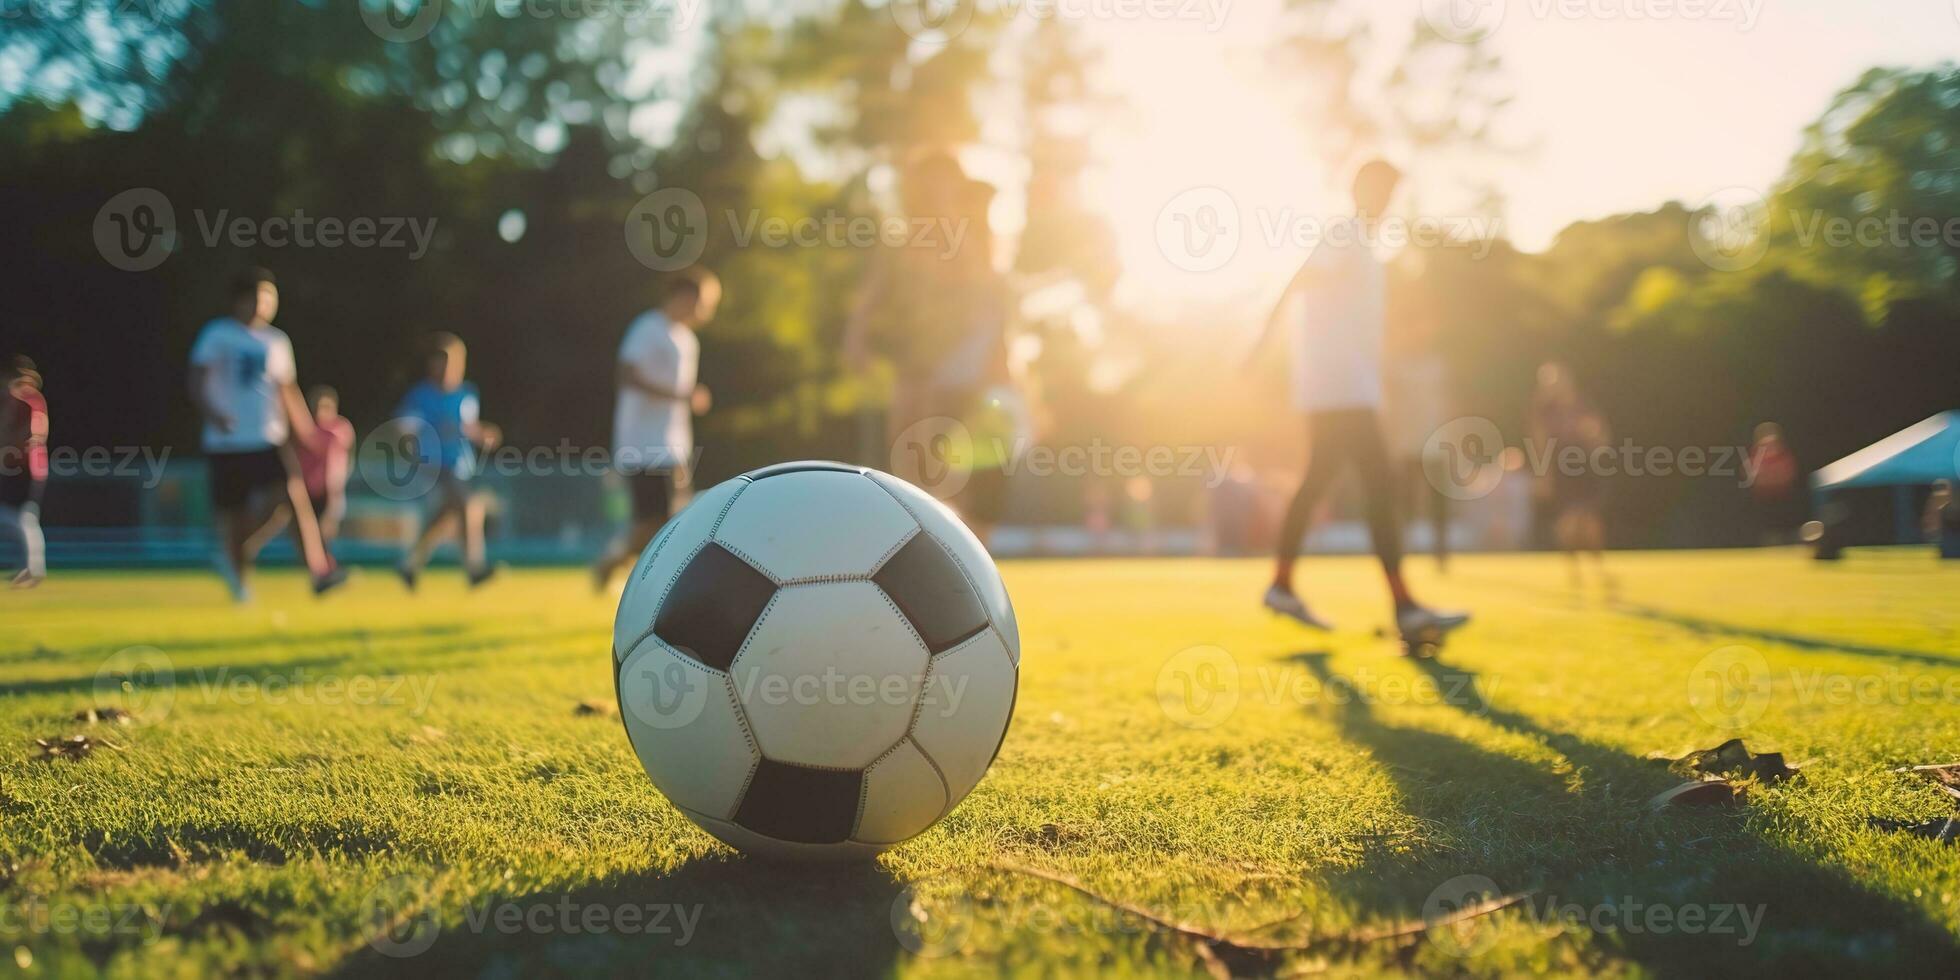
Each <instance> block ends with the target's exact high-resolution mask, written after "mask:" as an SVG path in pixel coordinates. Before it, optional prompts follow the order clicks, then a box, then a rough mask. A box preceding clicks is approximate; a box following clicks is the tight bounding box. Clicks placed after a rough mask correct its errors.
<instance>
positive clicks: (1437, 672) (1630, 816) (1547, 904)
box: [1293, 652, 1960, 976]
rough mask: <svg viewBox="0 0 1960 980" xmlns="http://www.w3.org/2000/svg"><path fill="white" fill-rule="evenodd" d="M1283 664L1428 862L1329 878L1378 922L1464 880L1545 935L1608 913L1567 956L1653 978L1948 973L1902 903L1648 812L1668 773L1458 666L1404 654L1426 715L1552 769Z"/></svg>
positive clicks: (1714, 830) (1697, 819) (1722, 829)
mask: <svg viewBox="0 0 1960 980" xmlns="http://www.w3.org/2000/svg"><path fill="white" fill-rule="evenodd" d="M1293 659H1294V660H1296V661H1297V662H1299V663H1302V664H1304V665H1305V666H1306V667H1307V669H1308V670H1309V671H1311V672H1312V673H1313V674H1314V676H1315V677H1316V678H1317V679H1319V681H1320V682H1321V683H1322V684H1323V685H1324V686H1325V689H1326V690H1327V691H1328V692H1329V696H1328V699H1327V700H1328V702H1329V710H1331V712H1332V718H1333V720H1334V721H1335V722H1336V723H1337V724H1338V725H1339V726H1340V729H1341V731H1342V734H1343V735H1344V736H1345V737H1346V738H1349V739H1351V740H1352V741H1354V742H1355V743H1357V744H1359V745H1362V746H1365V747H1366V748H1368V749H1369V750H1370V751H1371V753H1372V754H1373V756H1374V758H1375V759H1376V760H1378V761H1379V762H1380V763H1381V764H1382V765H1383V766H1385V767H1386V768H1387V770H1388V772H1389V774H1390V776H1391V778H1392V779H1394V781H1395V782H1396V784H1397V787H1398V789H1399V790H1400V792H1401V795H1402V803H1403V805H1404V806H1405V807H1407V808H1408V810H1409V812H1410V813H1411V815H1413V816H1414V817H1416V818H1417V819H1419V820H1421V821H1422V822H1423V824H1424V825H1425V829H1426V831H1427V832H1428V835H1429V836H1430V837H1432V838H1434V839H1436V840H1437V841H1438V843H1439V845H1440V847H1439V850H1440V851H1441V853H1440V854H1439V853H1433V852H1432V853H1429V854H1422V853H1420V852H1419V853H1418V855H1417V856H1415V857H1411V856H1410V855H1409V853H1408V851H1407V849H1406V848H1397V849H1388V848H1382V849H1377V850H1371V851H1370V852H1369V853H1367V854H1365V855H1364V856H1363V858H1362V861H1361V864H1360V865H1359V866H1358V867H1356V868H1354V869H1352V870H1351V871H1349V872H1347V873H1346V874H1345V875H1344V876H1343V879H1342V880H1340V881H1337V882H1335V883H1334V886H1335V887H1336V889H1337V890H1338V891H1339V892H1340V893H1341V894H1344V895H1347V896H1349V897H1350V898H1352V899H1353V900H1355V901H1356V902H1357V903H1359V904H1360V905H1361V906H1362V907H1364V908H1368V909H1373V910H1375V911H1377V912H1378V913H1380V914H1382V915H1385V916H1393V917H1400V916H1407V915H1410V914H1411V913H1412V911H1413V912H1415V913H1416V914H1420V912H1421V910H1422V908H1423V905H1424V903H1425V901H1426V900H1428V899H1429V898H1430V897H1431V895H1432V893H1435V892H1436V891H1437V890H1438V889H1439V888H1440V887H1441V886H1443V885H1444V884H1445V882H1448V881H1449V880H1451V879H1453V878H1455V877H1457V876H1459V875H1481V876H1484V877H1486V878H1488V879H1490V880H1491V881H1492V882H1494V883H1495V884H1496V886H1497V887H1498V889H1499V890H1501V891H1503V892H1505V893H1515V892H1527V891H1528V892H1530V893H1532V896H1533V898H1532V900H1531V902H1530V904H1529V906H1528V908H1529V909H1530V913H1529V914H1532V915H1534V916H1535V917H1536V919H1537V921H1538V922H1540V923H1548V924H1556V923H1557V922H1559V921H1560V917H1559V913H1560V912H1563V911H1565V910H1569V909H1572V908H1574V907H1575V906H1576V907H1577V908H1580V909H1584V910H1587V911H1588V912H1590V911H1591V910H1593V909H1596V908H1599V907H1601V906H1606V907H1608V908H1609V911H1607V912H1606V913H1605V914H1604V917H1603V919H1602V921H1604V922H1606V923H1607V924H1608V928H1606V929H1593V930H1592V932H1593V934H1592V935H1591V936H1589V937H1581V939H1580V941H1579V946H1580V947H1581V951H1580V952H1579V953H1578V954H1576V955H1581V956H1589V957H1599V958H1604V957H1606V956H1610V957H1624V958H1627V959H1631V960H1634V961H1636V962H1638V963H1640V964H1642V965H1643V966H1644V967H1645V968H1646V969H1648V970H1651V971H1653V972H1655V973H1657V974H1660V975H1680V976H1703V975H1711V974H1714V973H1716V972H1718V971H1719V972H1723V973H1746V974H1760V973H1766V972H1777V973H1789V972H1795V973H1804V974H1809V973H1817V972H1820V971H1825V972H1839V971H1843V972H1854V971H1855V972H1859V973H1864V974H1866V975H1870V974H1871V973H1872V972H1875V971H1879V970H1884V971H1886V972H1893V973H1902V974H1906V975H1929V976H1936V975H1951V974H1950V973H1948V972H1947V970H1948V969H1950V967H1951V965H1952V964H1953V963H1954V962H1956V961H1957V960H1956V958H1957V957H1960V947H1956V945H1955V943H1954V940H1953V937H1952V935H1951V934H1950V933H1948V932H1947V931H1946V930H1945V929H1943V928H1941V927H1940V926H1939V925H1937V924H1936V923H1933V922H1931V921H1929V920H1928V919H1927V918H1926V917H1925V916H1924V914H1923V913H1922V912H1921V911H1920V910H1919V909H1917V908H1915V907H1913V906H1910V905H1907V904H1906V903H1904V902H1902V901H1900V900H1898V899H1896V898H1894V897H1892V896H1889V895H1885V894H1882V893H1879V892H1876V891H1873V890H1871V889H1869V888H1867V887H1865V886H1863V885H1861V884H1860V883H1858V882H1857V881H1855V880H1853V879H1852V878H1851V877H1850V876H1849V875H1848V874H1847V873H1845V872H1844V871H1843V870H1842V869H1839V868H1835V867H1830V866H1826V865H1823V864H1820V863H1818V862H1819V855H1818V854H1817V853H1815V852H1812V851H1810V850H1809V849H1807V848H1802V849H1800V848H1797V847H1792V846H1790V845H1787V844H1785V843H1782V842H1778V841H1773V840H1769V839H1766V838H1765V837H1763V836H1760V835H1759V834H1758V833H1757V832H1755V831H1753V830H1752V829H1751V828H1749V827H1748V825H1747V821H1746V814H1745V813H1742V812H1737V811H1732V810H1709V811H1698V810H1671V811H1666V812H1662V813H1655V812H1652V811H1650V810H1649V809H1648V808H1647V807H1646V805H1645V804H1646V800H1647V799H1648V798H1649V797H1650V796H1651V795H1652V794H1654V793H1656V792H1659V791H1660V790H1662V789H1665V788H1667V787H1668V786H1670V785H1673V784H1674V783H1676V782H1679V778H1678V777H1676V776H1673V775H1671V774H1670V773H1668V772H1667V771H1666V770H1665V769H1664V768H1662V767H1660V766H1658V765H1656V764H1655V763H1653V762H1651V761H1649V760H1646V759H1641V758H1637V757H1635V756H1633V755H1630V754H1628V753H1626V752H1624V751H1621V750H1619V749H1617V748H1613V747H1610V746H1605V745H1601V744H1599V743H1597V742H1594V741H1591V740H1589V739H1586V738H1583V737H1580V736H1576V735H1573V734H1570V733H1566V732H1558V731H1553V730H1550V729H1547V728H1545V727H1544V726H1542V725H1540V724H1538V723H1537V722H1535V721H1533V720H1532V719H1530V718H1528V717H1526V716H1524V715H1521V714H1518V713H1517V712H1514V711H1509V710H1505V709H1503V708H1501V707H1498V706H1496V705H1493V704H1491V703H1489V701H1488V700H1487V699H1486V696H1485V694H1484V688H1483V686H1482V685H1481V684H1480V679H1479V677H1478V675H1477V674H1476V673H1475V672H1473V671H1469V670H1467V669H1464V668H1460V667H1452V666H1449V665H1446V664H1442V663H1439V662H1436V661H1433V660H1419V661H1416V663H1417V664H1418V666H1419V667H1420V669H1422V670H1423V671H1424V672H1425V674H1426V675H1427V676H1428V678H1429V679H1431V680H1433V681H1434V682H1435V684H1436V687H1435V690H1436V691H1437V692H1440V696H1441V701H1442V703H1443V704H1446V705H1447V706H1448V707H1449V708H1451V709H1454V710H1457V711H1460V712H1462V713H1464V714H1466V715H1468V716H1472V717H1475V718H1478V719H1482V720H1483V721H1484V722H1486V723H1488V724H1490V725H1492V726H1495V727H1496V728H1498V729H1501V730H1502V731H1504V732H1508V733H1510V734H1513V735H1517V736H1522V737H1524V738H1528V739H1532V740H1534V741H1536V742H1538V743H1539V744H1541V745H1543V746H1544V747H1546V748H1548V749H1550V750H1552V751H1553V752H1556V753H1557V754H1558V755H1560V756H1562V757H1563V761H1562V762H1561V763H1559V764H1555V765H1553V766H1549V767H1548V766H1542V765H1539V764H1534V763H1531V762H1528V761H1526V760H1525V759H1521V758H1517V757H1514V756H1512V755H1508V754H1505V753H1502V752H1498V751H1493V750H1490V749H1485V748H1481V747H1479V746H1476V745H1473V744H1471V743H1469V742H1467V741H1465V740H1463V739H1461V738H1457V737H1453V736H1450V735H1445V734H1442V733H1438V732H1433V731H1428V730H1425V729H1421V728H1414V727H1402V726H1398V725H1394V724H1389V723H1387V722H1384V721H1382V720H1381V719H1380V718H1378V717H1376V715H1375V707H1374V704H1373V703H1371V700H1370V697H1369V696H1368V695H1367V693H1366V692H1364V691H1362V690H1359V689H1357V687H1356V686H1355V685H1354V684H1353V682H1351V681H1350V680H1349V679H1348V678H1346V677H1343V676H1341V675H1338V674H1336V673H1334V672H1333V670H1332V669H1331V667H1330V666H1329V664H1328V659H1329V655H1328V654H1326V653H1324V652H1309V653H1301V654H1297V655H1295V656H1294V658H1293ZM1822 850H1823V848H1822V847H1821V845H1820V847H1819V848H1817V851H1822ZM1445 897H1446V898H1447V899H1449V900H1451V901H1454V900H1456V899H1459V898H1461V896H1455V895H1451V896H1445ZM1632 903H1638V905H1637V906H1636V905H1634V904H1632ZM1654 906H1667V907H1668V908H1669V912H1668V914H1669V916H1670V918H1672V916H1674V915H1676V914H1680V912H1681V910H1684V909H1688V908H1690V907H1696V909H1697V911H1696V913H1695V914H1698V915H1702V916H1705V918H1704V919H1703V921H1704V922H1706V923H1707V926H1706V927H1704V928H1703V929H1702V930H1701V931H1697V932H1690V931H1688V930H1687V929H1686V928H1685V927H1673V928H1659V929H1657V928H1653V927H1651V926H1650V925H1649V920H1648V919H1647V918H1646V916H1647V914H1648V913H1647V912H1644V911H1640V909H1642V908H1649V909H1650V908H1652V907H1654ZM1724 909H1727V910H1729V911H1728V912H1726V913H1725V912H1723V910H1724ZM1741 910H1751V914H1760V933H1748V934H1745V932H1744V930H1743V929H1742V927H1741V925H1740V920H1739V919H1738V918H1737V913H1738V912H1739V911H1741ZM1753 910H1760V912H1759V913H1756V912H1754V911H1753ZM1506 914H1512V913H1506ZM1716 915H1725V917H1726V919H1725V921H1727V922H1728V923H1729V924H1730V927H1731V931H1725V932H1722V933H1717V932H1716V931H1715V929H1714V927H1713V926H1714V917H1715V916H1716ZM1602 951H1603V952H1602ZM1538 962H1546V960H1538ZM1549 962H1552V963H1558V962H1564V961H1563V960H1561V959H1559V958H1556V957H1553V958H1550V959H1549ZM1591 965H1592V966H1594V967H1598V966H1601V965H1603V964H1599V963H1593V964H1591Z"/></svg>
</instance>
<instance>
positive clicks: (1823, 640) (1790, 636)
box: [1610, 602, 1960, 667]
mask: <svg viewBox="0 0 1960 980" xmlns="http://www.w3.org/2000/svg"><path fill="white" fill-rule="evenodd" d="M1610 608H1612V610H1613V611H1614V612H1617V613H1620V614H1622V615H1626V616H1633V617H1635V618H1638V619H1646V620H1652V621H1654V622H1657V623H1666V624H1668V625H1669V626H1678V627H1680V628H1682V629H1685V630H1687V631H1689V632H1691V633H1700V634H1702V635H1704V636H1720V635H1726V636H1740V637H1743V638H1746V639H1751V640H1756V641H1758V642H1761V643H1777V644H1781V645H1783V646H1788V647H1794V648H1796V649H1798V650H1805V651H1809V652H1813V653H1852V654H1857V655H1858V656H1861V657H1893V658H1896V659H1899V660H1909V661H1912V662H1913V663H1919V664H1928V665H1931V666H1935V667H1960V659H1956V658H1954V657H1951V656H1945V655H1941V654H1937V653H1931V652H1928V651H1925V650H1912V649H1907V648H1905V647H1886V646H1873V645H1870V644H1865V643H1853V642H1851V641H1849V640H1840V639H1835V638H1832V637H1828V636H1812V635H1809V634H1805V633H1791V632H1788V631H1786V630H1773V629H1764V628H1762V627H1758V626H1745V625H1743V624H1741V623H1727V622H1723V621H1721V620H1718V619H1708V618H1705V617H1701V616H1693V615H1689V614H1687V613H1680V612H1673V611H1671V610H1667V609H1661V608H1658V607H1655V606H1642V605H1636V604H1634V603H1630V602H1615V603H1612V604H1611V607H1610Z"/></svg>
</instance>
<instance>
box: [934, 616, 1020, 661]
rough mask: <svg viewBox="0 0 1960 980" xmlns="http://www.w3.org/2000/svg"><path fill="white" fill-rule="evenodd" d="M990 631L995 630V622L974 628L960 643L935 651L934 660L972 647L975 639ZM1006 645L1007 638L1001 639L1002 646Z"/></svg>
mask: <svg viewBox="0 0 1960 980" xmlns="http://www.w3.org/2000/svg"><path fill="white" fill-rule="evenodd" d="M990 632H993V624H992V623H989V624H987V625H986V626H982V627H981V628H979V629H977V630H974V631H973V635H971V636H968V637H967V638H966V639H964V640H961V641H960V642H958V643H956V644H954V645H952V646H950V647H947V648H946V649H944V650H941V651H939V652H938V653H935V654H933V655H932V659H933V660H935V661H937V660H938V659H939V658H940V657H950V656H952V655H953V654H956V653H958V652H960V651H961V650H964V649H966V648H967V647H970V646H972V645H973V641H975V640H978V639H980V638H981V637H983V636H986V635H987V634H988V633H990ZM995 635H998V634H995ZM1006 645H1007V641H1005V640H1002V641H1001V646H1003V647H1005V646H1006ZM1010 666H1011V665H1010Z"/></svg>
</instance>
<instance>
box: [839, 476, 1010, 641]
mask: <svg viewBox="0 0 1960 980" xmlns="http://www.w3.org/2000/svg"><path fill="white" fill-rule="evenodd" d="M867 479H870V480H871V482H873V483H877V484H878V489H880V490H883V491H885V496H887V497H890V498H892V499H893V500H897V501H898V505H899V506H900V507H903V508H905V512H906V513H907V514H910V515H911V516H912V523H914V524H917V525H919V530H921V531H924V530H925V528H926V522H924V521H922V520H920V519H919V513H918V511H915V510H913V509H912V508H911V506H910V505H908V504H906V502H905V501H903V500H900V499H899V496H898V494H895V493H893V492H892V488H890V487H888V486H885V485H884V484H883V483H879V482H878V480H877V479H876V478H871V477H867ZM893 479H897V477H893ZM926 538H927V540H930V541H931V542H932V543H933V544H936V545H938V546H939V550H940V551H942V552H945V553H946V557H948V558H951V559H952V560H953V567H954V568H957V569H959V570H960V577H961V578H963V579H966V588H967V591H969V592H972V593H973V597H974V598H975V599H980V598H981V597H982V596H983V595H985V593H983V592H981V591H980V587H979V585H978V584H976V583H975V582H974V581H973V573H971V572H969V571H967V570H966V563H965V562H963V561H960V556H958V555H956V554H954V553H953V549H951V548H948V547H946V545H945V543H944V542H942V541H940V540H939V539H938V538H937V537H934V536H933V535H932V534H929V533H928V534H927V535H926ZM980 611H981V612H983V613H985V614H986V615H987V625H988V626H994V625H996V624H995V623H994V611H993V610H991V609H988V608H987V603H986V601H985V600H984V599H982V600H981V603H980Z"/></svg>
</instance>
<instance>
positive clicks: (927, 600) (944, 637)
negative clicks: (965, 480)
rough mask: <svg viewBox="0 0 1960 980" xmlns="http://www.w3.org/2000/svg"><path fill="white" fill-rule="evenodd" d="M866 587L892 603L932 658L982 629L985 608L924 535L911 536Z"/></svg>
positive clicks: (949, 560)
mask: <svg viewBox="0 0 1960 980" xmlns="http://www.w3.org/2000/svg"><path fill="white" fill-rule="evenodd" d="M871 581H873V582H876V583H877V584H878V587H879V588H881V589H884V590H885V594H886V595H888V596H891V597H892V602H894V603H896V604H897V605H898V611H899V612H901V613H903V614H904V615H905V618H906V619H907V620H909V621H910V622H911V623H912V628H913V629H915V630H918V631H919V638H920V639H922V640H924V641H926V649H927V650H930V651H932V652H933V653H935V654H939V653H944V652H945V651H947V650H951V649H952V648H954V647H956V646H959V645H960V642H961V641H962V640H965V639H966V638H967V637H969V636H972V635H973V634H975V633H977V632H979V631H980V630H981V629H984V628H985V627H986V625H987V610H986V607H984V606H982V605H981V604H980V597H979V596H977V595H975V594H974V593H973V586H972V585H971V584H969V583H968V582H967V580H966V575H965V573H963V572H961V571H960V566H959V565H958V564H957V563H956V562H954V561H953V556H952V555H949V554H947V553H946V549H945V548H944V547H942V546H941V545H940V544H939V542H938V541H936V540H934V539H933V537H932V535H930V534H925V533H919V534H914V535H913V536H912V540H910V541H908V542H906V543H905V547H903V548H900V549H898V554H895V555H893V556H891V558H889V559H887V560H886V561H885V565H884V567H883V568H880V569H878V573H877V574H875V575H873V576H871Z"/></svg>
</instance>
